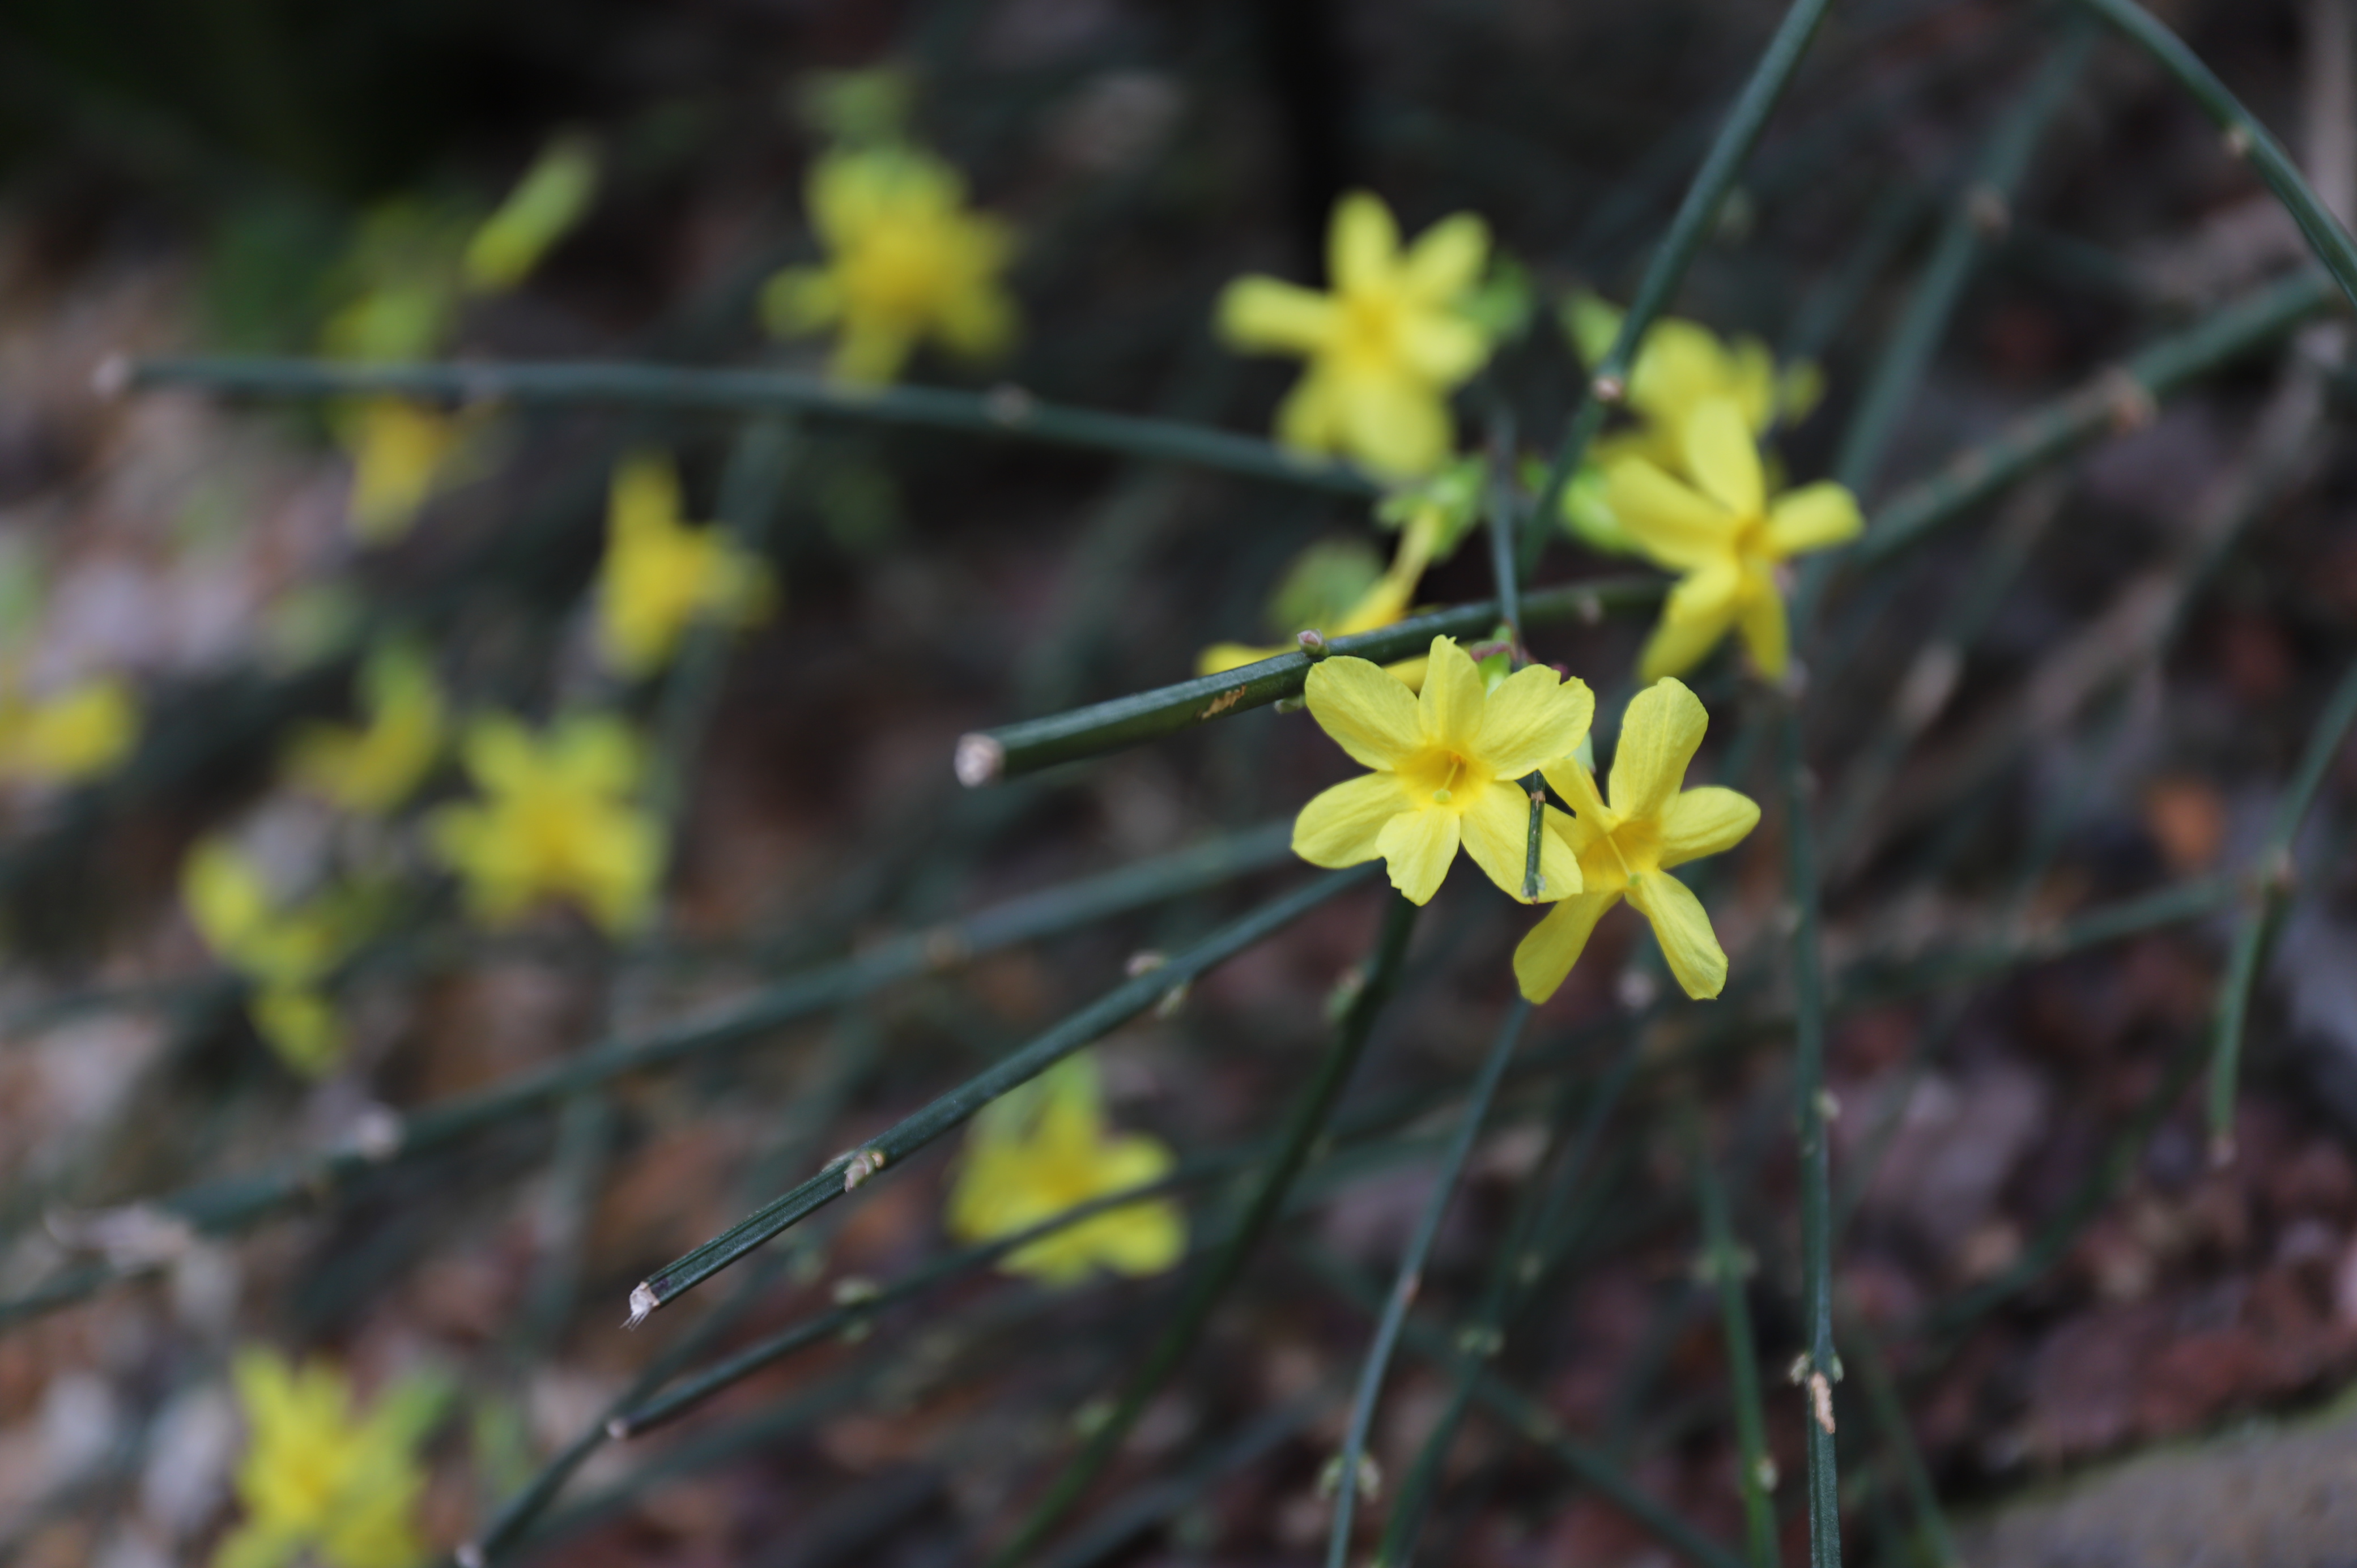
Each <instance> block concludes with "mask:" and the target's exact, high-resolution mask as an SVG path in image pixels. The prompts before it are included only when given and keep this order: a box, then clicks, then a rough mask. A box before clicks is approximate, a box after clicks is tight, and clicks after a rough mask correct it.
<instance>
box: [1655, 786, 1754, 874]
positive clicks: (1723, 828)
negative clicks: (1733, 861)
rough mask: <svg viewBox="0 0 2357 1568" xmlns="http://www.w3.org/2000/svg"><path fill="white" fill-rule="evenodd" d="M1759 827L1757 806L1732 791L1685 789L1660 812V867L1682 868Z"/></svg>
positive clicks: (1732, 846) (1721, 849)
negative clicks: (1679, 866)
mask: <svg viewBox="0 0 2357 1568" xmlns="http://www.w3.org/2000/svg"><path fill="white" fill-rule="evenodd" d="M1759 824H1760V803H1759V802H1758V801H1756V800H1753V799H1752V798H1751V797H1750V796H1749V795H1745V794H1740V793H1738V792H1737V791H1736V790H1733V789H1720V788H1719V787H1718V786H1717V785H1716V784H1713V785H1708V786H1706V787H1705V788H1703V789H1687V790H1684V791H1683V792H1681V793H1680V794H1678V795H1677V796H1675V797H1674V799H1672V800H1671V801H1670V803H1669V804H1668V805H1666V806H1663V808H1662V865H1663V866H1665V867H1667V866H1672V865H1684V864H1685V863H1686V862H1687V861H1690V860H1700V859H1701V858H1702V857H1703V856H1704V855H1706V854H1720V853H1721V852H1723V851H1726V850H1730V849H1733V848H1734V847H1735V846H1736V845H1737V844H1738V843H1742V842H1743V840H1744V837H1745V835H1746V834H1748V833H1749V832H1751V830H1752V829H1753V828H1755V827H1757V826H1759Z"/></svg>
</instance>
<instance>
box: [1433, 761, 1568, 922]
mask: <svg viewBox="0 0 2357 1568" xmlns="http://www.w3.org/2000/svg"><path fill="white" fill-rule="evenodd" d="M1457 828H1458V837H1459V838H1460V839H1461V840H1462V842H1463V843H1464V845H1465V853H1466V854H1469V855H1471V856H1472V857H1473V864H1474V865H1478V866H1480V868H1481V869H1482V870H1483V871H1484V872H1485V873H1487V874H1488V875H1489V878H1490V880H1491V881H1492V882H1494V883H1496V884H1497V885H1498V886H1499V887H1500V888H1501V890H1503V891H1504V893H1505V894H1506V896H1507V897H1510V898H1512V899H1514V900H1516V901H1517V902H1521V903H1529V902H1532V901H1533V900H1530V899H1525V898H1523V874H1524V873H1525V872H1526V871H1528V870H1529V869H1530V854H1531V802H1530V797H1529V796H1527V795H1525V794H1523V792H1522V791H1521V790H1520V789H1516V788H1514V786H1512V784H1508V783H1506V782H1504V781H1502V780H1501V781H1498V782H1495V783H1492V784H1491V786H1490V787H1489V788H1488V789H1484V790H1482V791H1481V793H1480V796H1479V797H1478V798H1477V799H1476V800H1474V802H1473V803H1472V804H1471V805H1470V806H1469V807H1467V808H1466V810H1465V813H1464V816H1463V817H1462V818H1461V819H1460V820H1459V821H1458V824H1457ZM1539 878H1540V881H1539V896H1538V898H1537V899H1536V900H1535V901H1536V902H1538V903H1541V904H1552V903H1554V902H1555V900H1556V899H1558V898H1565V897H1570V896H1571V895H1572V894H1574V893H1577V892H1578V891H1579V889H1580V875H1579V860H1578V858H1577V856H1576V855H1574V854H1572V853H1571V846H1570V845H1569V844H1567V843H1565V842H1564V841H1563V839H1562V837H1561V836H1560V835H1558V834H1556V833H1550V832H1543V833H1542V834H1541V835H1540V837H1539Z"/></svg>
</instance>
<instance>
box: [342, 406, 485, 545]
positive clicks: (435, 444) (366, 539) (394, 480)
mask: <svg viewBox="0 0 2357 1568" xmlns="http://www.w3.org/2000/svg"><path fill="white" fill-rule="evenodd" d="M341 434H342V439H343V443H344V449H345V450H346V451H347V452H349V453H350V454H351V458H352V497H351V500H350V504H349V507H348V509H347V510H348V516H349V519H350V528H351V531H352V537H353V538H355V539H357V540H359V541H360V542H361V543H363V544H389V543H391V542H393V541H394V540H396V539H399V538H400V537H401V536H402V535H403V534H404V533H407V532H409V525H410V524H411V523H412V522H414V521H416V520H417V512H418V510H419V509H420V508H421V507H423V506H425V503H426V502H427V501H429V500H431V499H433V498H434V496H435V494H436V491H438V490H440V489H443V488H444V487H445V486H447V484H448V482H449V480H450V477H451V459H452V457H453V456H455V455H456V453H457V449H458V444H459V440H460V438H461V436H462V435H463V434H464V432H463V431H462V430H461V429H460V427H459V424H458V421H457V419H456V418H455V417H454V416H452V415H450V414H447V413H443V412H442V411H441V410H439V409H436V408H428V407H426V406H425V404H423V403H411V402H409V401H407V400H406V399H404V398H397V397H376V398H370V399H369V400H368V401H367V402H365V403H361V404H359V405H358V406H357V407H355V408H352V409H350V410H348V411H347V413H346V417H345V418H344V419H343V421H342V432H341Z"/></svg>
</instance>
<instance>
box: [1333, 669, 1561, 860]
mask: <svg viewBox="0 0 2357 1568" xmlns="http://www.w3.org/2000/svg"><path fill="white" fill-rule="evenodd" d="M1305 692H1306V695H1307V696H1308V702H1309V712H1310V714H1311V715H1312V716H1313V717H1315V718H1316V719H1317V721H1318V726H1319V727H1320V728H1322V729H1324V730H1325V732H1326V733H1327V734H1328V735H1329V736H1332V737H1333V739H1334V742H1335V744H1336V745H1338V746H1340V747H1341V748H1342V749H1343V750H1344V751H1347V752H1349V753H1350V754H1351V758H1352V759H1353V760H1355V761H1357V762H1359V763H1361V764H1362V765H1363V766H1365V767H1368V768H1373V769H1374V771H1373V772H1372V773H1369V774H1366V775H1364V776H1363V777H1361V778H1358V779H1351V780H1349V781H1348V782H1346V783H1341V784H1337V785H1335V786H1334V787H1333V788H1332V789H1328V790H1326V791H1325V792H1324V793H1322V794H1320V795H1318V797H1317V798H1316V799H1315V800H1311V801H1310V802H1309V804H1308V805H1307V806H1304V807H1303V808H1302V809H1301V814H1300V816H1299V817H1297V818H1296V819H1295V821H1294V824H1293V850H1294V853H1295V854H1298V855H1299V856H1301V858H1302V859H1304V860H1306V861H1308V862H1309V864H1310V865H1327V866H1344V865H1358V864H1360V863H1361V861H1368V860H1373V859H1375V858H1376V857H1377V856H1379V855H1380V856H1381V857H1383V860H1384V862H1385V863H1386V864H1387V865H1388V866H1389V868H1390V872H1391V880H1392V886H1394V887H1396V888H1398V889H1399V890H1400V892H1401V893H1402V894H1403V895H1404V896H1405V897H1407V898H1408V899H1409V900H1410V901H1411V902H1414V903H1417V904H1422V903H1425V902H1426V901H1427V900H1429V899H1430V898H1431V897H1432V896H1433V894H1434V893H1436V892H1437V891H1438V890H1439V887H1440V883H1441V878H1443V877H1444V876H1446V875H1448V867H1449V865H1450V864H1451V863H1452V862H1454V861H1455V860H1456V858H1457V850H1458V845H1459V843H1462V844H1463V846H1464V848H1465V850H1466V852H1467V853H1468V854H1470V855H1472V857H1473V862H1474V864H1475V865H1479V866H1480V868H1481V869H1482V871H1483V872H1485V873H1487V874H1488V875H1489V878H1490V880H1491V881H1492V882H1494V883H1496V884H1497V885H1498V886H1500V887H1501V888H1503V889H1505V891H1506V892H1507V894H1508V895H1509V896H1511V897H1514V898H1516V899H1520V898H1522V896H1523V871H1524V869H1525V867H1526V865H1527V860H1528V856H1529V853H1530V822H1531V807H1530V799H1529V797H1528V796H1526V795H1524V794H1523V791H1522V789H1520V788H1519V787H1518V786H1517V784H1516V782H1515V781H1516V780H1517V779H1521V778H1523V776H1524V775H1526V774H1528V773H1530V772H1531V771H1532V770H1533V769H1534V768H1537V767H1538V766H1539V765H1540V764H1541V763H1543V762H1551V761H1553V760H1555V758H1557V757H1567V756H1569V755H1570V754H1571V752H1572V750H1573V749H1574V748H1575V747H1577V746H1578V745H1579V742H1580V738H1581V737H1582V736H1585V735H1586V734H1587V722H1588V719H1589V717H1590V716H1591V715H1592V714H1594V712H1595V708H1596V699H1595V698H1594V697H1593V696H1592V695H1591V694H1590V693H1589V692H1588V690H1587V682H1585V681H1577V680H1573V681H1562V682H1558V679H1557V677H1556V675H1555V671H1552V670H1550V669H1548V668H1547V667H1546V666H1544V665H1543V664H1534V665H1531V666H1529V667H1527V668H1525V669H1523V670H1522V671H1517V672H1516V673H1514V674H1512V675H1510V676H1508V677H1507V678H1506V679H1505V680H1503V681H1501V682H1499V683H1498V685H1497V687H1496V688H1495V689H1494V690H1491V691H1489V692H1486V693H1485V692H1484V691H1483V689H1482V680H1481V672H1480V670H1478V669H1476V668H1475V667H1474V663H1473V660H1472V657H1471V656H1470V655H1469V654H1468V653H1467V652H1466V651H1465V650H1463V649H1461V648H1459V647H1458V646H1457V643H1456V641H1455V639H1451V638H1446V637H1436V638H1434V639H1432V651H1431V653H1430V655H1429V658H1428V662H1427V663H1426V669H1425V678H1424V692H1423V695H1422V696H1421V697H1411V696H1409V695H1408V694H1407V692H1406V690H1405V688H1404V687H1402V686H1401V685H1400V683H1399V682H1397V681H1394V680H1393V679H1392V678H1391V677H1390V676H1388V675H1386V674H1384V673H1383V671H1381V670H1379V669H1377V668H1376V667H1375V666H1374V665H1372V664H1370V663H1369V662H1367V660H1363V659H1342V658H1336V659H1328V660H1324V661H1322V662H1321V663H1319V664H1318V665H1317V666H1316V667H1315V668H1314V669H1312V670H1311V671H1309V679H1308V685H1307V687H1306V688H1305ZM1539 871H1540V883H1539V897H1538V899H1537V901H1538V902H1540V903H1543V904H1544V903H1552V902H1553V901H1554V900H1555V899H1557V898H1562V897H1567V896H1568V895H1570V894H1574V893H1577V892H1578V891H1579V886H1580V882H1579V865H1578V863H1577V861H1576V860H1575V859H1574V858H1573V856H1572V854H1571V852H1570V851H1569V850H1568V849H1567V848H1566V847H1565V846H1564V844H1563V843H1561V841H1559V840H1557V839H1555V838H1554V837H1552V836H1549V837H1547V838H1545V839H1544V841H1543V843H1542V858H1541V860H1540V863H1539Z"/></svg>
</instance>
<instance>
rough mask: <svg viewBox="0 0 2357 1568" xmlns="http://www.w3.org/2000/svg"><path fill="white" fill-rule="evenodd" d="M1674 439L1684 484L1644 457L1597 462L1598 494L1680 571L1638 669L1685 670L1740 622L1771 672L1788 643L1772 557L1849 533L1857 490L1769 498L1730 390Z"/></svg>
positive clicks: (1859, 522)
mask: <svg viewBox="0 0 2357 1568" xmlns="http://www.w3.org/2000/svg"><path fill="white" fill-rule="evenodd" d="M1681 439H1682V449H1683V451H1684V456H1685V461H1684V468H1685V470H1686V471H1687V472H1688V473H1690V474H1691V475H1693V476H1694V482H1693V483H1692V484H1688V483H1687V482H1686V481H1684V480H1683V479H1677V478H1672V477H1671V476H1670V475H1668V474H1667V473H1665V472H1663V470H1662V469H1661V468H1660V467H1657V466H1656V465H1655V464H1653V463H1652V462H1650V461H1648V460H1647V459H1645V458H1643V457H1621V458H1618V459H1616V460H1615V461H1614V462H1613V463H1612V465H1611V466H1610V467H1609V468H1607V469H1606V470H1605V491H1606V497H1607V499H1609V502H1610V503H1611V507H1612V510H1613V512H1614V514H1615V515H1616V516H1618V517H1619V518H1620V522H1621V524H1622V526H1623V527H1625V528H1626V529H1627V530H1628V531H1629V535H1630V538H1631V540H1632V541H1633V542H1635V544H1636V547H1637V549H1638V550H1639V551H1640V552H1641V553H1643V554H1645V555H1646V556H1648V557H1650V558H1651V559H1652V561H1654V562H1655V563H1657V564H1660V565H1663V566H1666V567H1668V568H1669V569H1670V570H1672V571H1675V572H1683V573H1684V574H1685V575H1684V577H1683V578H1681V579H1680V580H1679V582H1678V585H1677V586H1676V587H1675V588H1674V589H1672V590H1671V592H1670V597H1669V602H1668V603H1667V604H1666V605H1665V606H1663V610H1662V619H1661V624H1660V625H1659V626H1657V627H1656V628H1654V630H1653V635H1652V638H1651V639H1648V640H1647V642H1646V644H1645V651H1644V655H1643V657H1642V659H1641V661H1640V664H1639V671H1638V679H1640V680H1641V681H1655V680H1659V679H1660V678H1661V677H1663V676H1664V675H1678V674H1683V673H1684V672H1685V671H1688V670H1691V669H1693V668H1694V667H1695V665H1696V664H1698V663H1700V662H1701V661H1702V660H1703V658H1704V657H1705V656H1706V654H1708V653H1709V652H1710V650H1712V649H1714V648H1716V647H1717V646H1718V643H1719V640H1720V639H1722V638H1724V637H1725V636H1726V635H1727V632H1728V630H1729V629H1730V628H1739V629H1740V630H1741V632H1742V634H1743V642H1744V647H1745V648H1746V649H1747V650H1749V653H1750V655H1751V660H1752V662H1753V663H1754V664H1756V665H1758V666H1759V668H1760V673H1761V674H1763V675H1765V676H1767V677H1768V678H1769V679H1770V680H1776V679H1779V678H1781V676H1782V675H1783V673H1784V668H1785V665H1786V662H1787V660H1788V658H1789V652H1790V650H1789V649H1788V647H1787V638H1788V632H1787V629H1786V626H1785V618H1784V595H1783V589H1782V588H1781V585H1779V583H1778V581H1777V576H1778V568H1779V567H1781V565H1782V564H1783V563H1784V562H1785V561H1786V560H1787V559H1789V558H1790V557H1792V556H1794V555H1797V554H1800V553H1803V552H1806V551H1813V550H1824V549H1826V548H1828V547H1830V546H1832V545H1835V544H1840V543H1842V542H1845V541H1847V540H1851V539H1855V538H1856V537H1857V535H1858V532H1860V530H1862V529H1863V528H1864V526H1865V520H1864V519H1863V518H1862V517H1861V516H1860V515H1859V513H1858V510H1857V499H1856V498H1854V497H1853V496H1852V495H1851V494H1850V493H1849V491H1847V490H1846V489H1843V488H1842V487H1841V486H1839V485H1836V484H1832V483H1829V482H1828V483H1819V484H1813V485H1804V486H1803V487H1801V488H1800V489H1796V490H1787V491H1785V492H1784V493H1783V494H1782V495H1781V496H1778V497H1776V498H1774V499H1773V500H1772V502H1771V501H1770V498H1769V495H1768V489H1767V479H1766V476H1765V475H1764V473H1763V472H1762V470H1761V468H1760V449H1759V448H1758V447H1757V446H1754V445H1753V444H1752V435H1751V431H1750V428H1749V425H1747V424H1745V422H1744V418H1743V413H1742V411H1741V409H1739V408H1738V407H1737V405H1736V404H1735V403H1734V402H1733V401H1732V400H1730V399H1727V398H1713V399H1710V400H1708V401H1706V402H1705V403H1702V404H1701V405H1699V406H1698V407H1697V408H1695V411H1694V412H1693V413H1692V414H1690V415H1689V416H1688V417H1687V419H1686V421H1685V423H1684V425H1683V426H1681Z"/></svg>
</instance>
